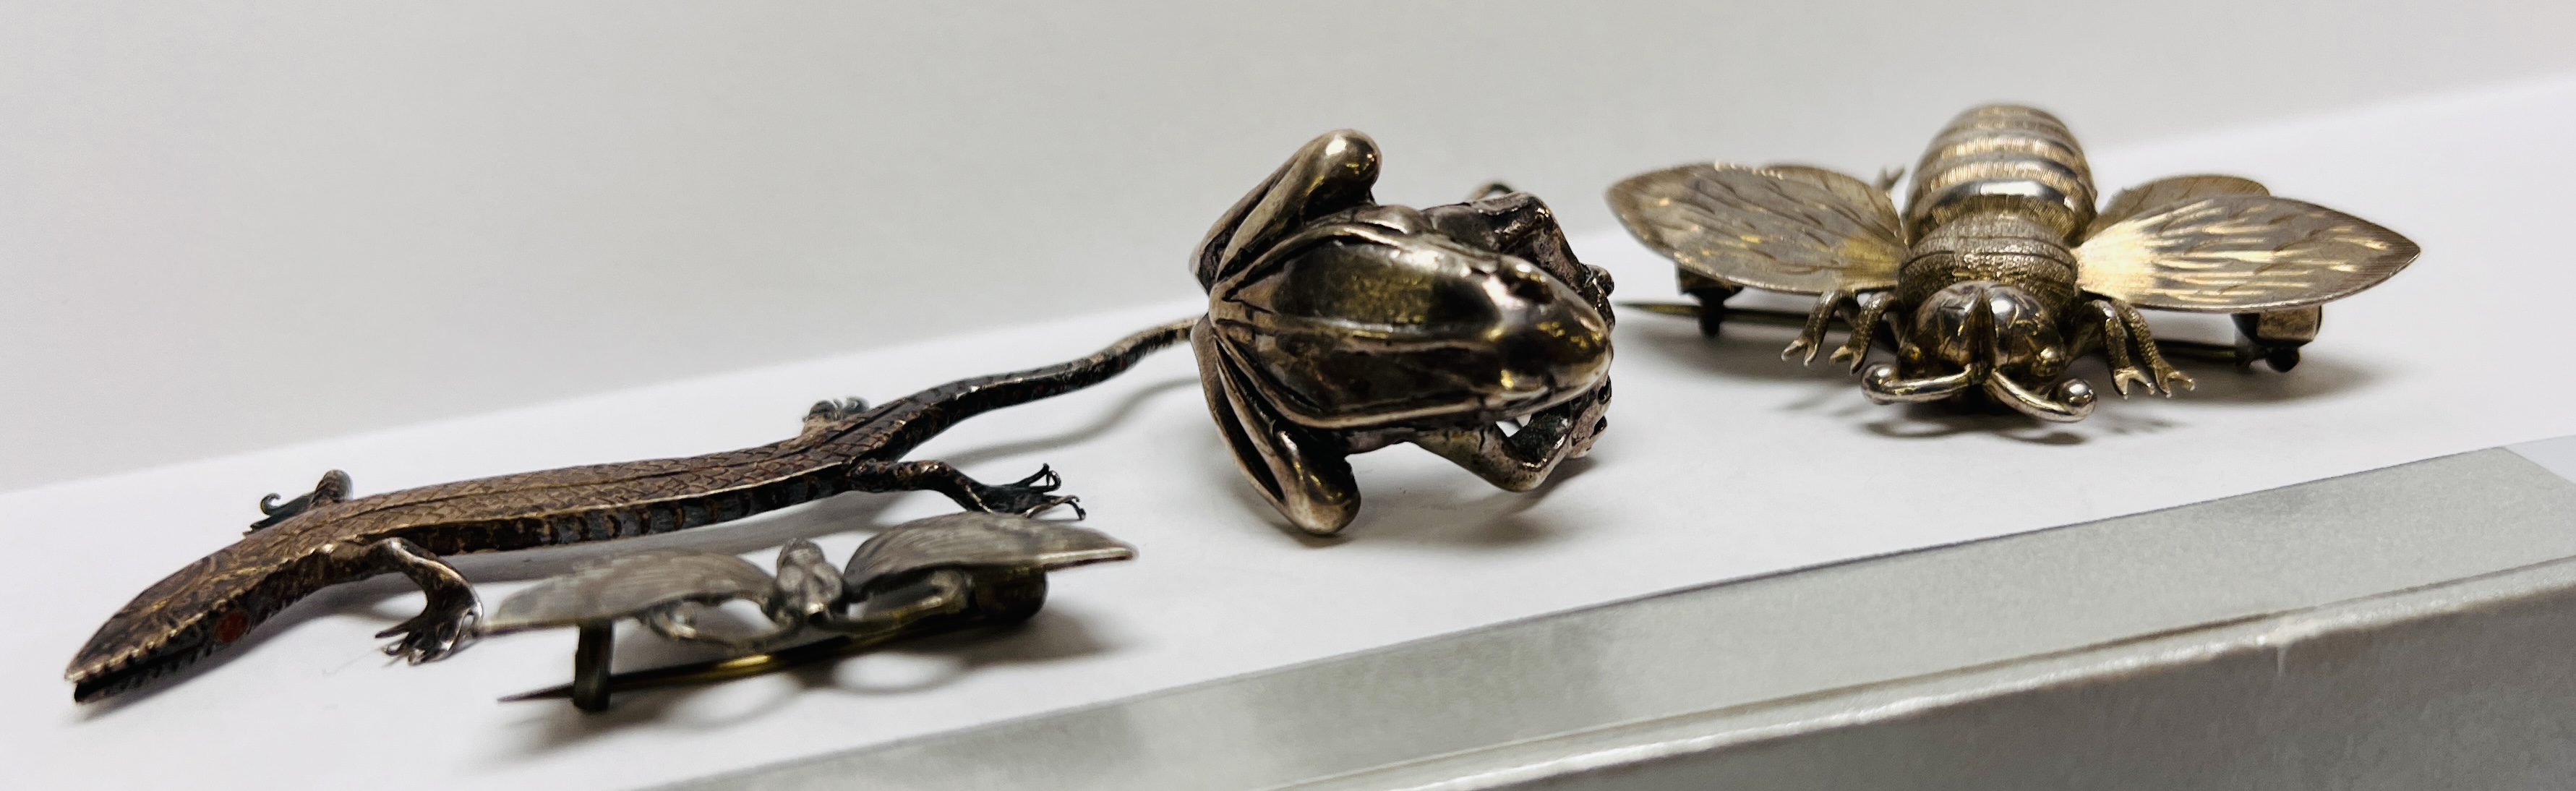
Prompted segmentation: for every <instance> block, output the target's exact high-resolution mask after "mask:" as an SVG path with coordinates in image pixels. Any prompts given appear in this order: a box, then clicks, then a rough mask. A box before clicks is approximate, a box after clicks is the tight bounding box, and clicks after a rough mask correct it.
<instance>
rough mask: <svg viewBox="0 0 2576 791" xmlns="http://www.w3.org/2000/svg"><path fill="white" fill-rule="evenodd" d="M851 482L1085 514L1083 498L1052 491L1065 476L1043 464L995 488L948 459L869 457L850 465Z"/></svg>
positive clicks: (979, 505) (1004, 510)
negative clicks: (1062, 507) (1065, 508)
mask: <svg viewBox="0 0 2576 791" xmlns="http://www.w3.org/2000/svg"><path fill="white" fill-rule="evenodd" d="M850 483H851V488H854V489H857V490H859V491H862V492H918V491H933V492H938V493H940V494H944V495H947V496H948V499H951V500H955V501H957V504H958V505H959V506H962V507H964V508H966V509H967V510H970V511H989V512H992V513H998V514H1019V515H1021V516H1035V515H1037V514H1040V513H1043V512H1045V511H1046V510H1047V509H1050V508H1054V507H1056V506H1059V505H1069V506H1073V513H1074V516H1075V517H1076V518H1079V517H1082V516H1085V514H1084V513H1083V512H1082V503H1081V501H1080V498H1076V497H1071V496H1058V495H1055V494H1051V492H1054V491H1055V490H1056V487H1058V486H1061V485H1063V483H1064V480H1063V479H1062V478H1059V477H1057V476H1056V474H1055V469H1054V468H1051V467H1047V466H1044V465H1040V466H1039V467H1038V471H1037V474H1035V475H1031V476H1029V477H1026V478H1022V479H1019V480H1018V481H1014V482H1012V483H1006V484H1002V485H1000V486H993V485H990V484H986V483H984V482H982V481H978V480H975V479H974V478H970V477H967V476H966V473H963V472H959V471H958V470H957V468H956V467H953V466H950V465H949V463H948V462H944V461H877V460H868V461H862V462H859V463H858V464H857V465H855V466H852V467H851V468H850Z"/></svg>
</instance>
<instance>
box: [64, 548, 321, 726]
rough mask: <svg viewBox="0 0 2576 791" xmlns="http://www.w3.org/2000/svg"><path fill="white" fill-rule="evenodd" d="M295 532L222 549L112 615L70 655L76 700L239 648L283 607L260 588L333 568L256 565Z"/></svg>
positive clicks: (303, 557)
mask: <svg viewBox="0 0 2576 791" xmlns="http://www.w3.org/2000/svg"><path fill="white" fill-rule="evenodd" d="M289 532H290V531H283V530H279V529H277V528H269V529H267V530H262V531H259V532H257V533H253V534H251V536H250V537H248V538H245V539H243V540H241V541H240V542H238V543H235V544H233V545H231V546H228V547H225V548H223V549H221V550H217V551H216V552H215V553H214V554H212V555H207V556H205V557H203V558H199V559H198V560H197V562H194V563H190V564H188V565H187V566H186V567H184V568H181V569H179V570H178V571H176V572H173V573H171V574H170V576H167V577H163V578H161V581H160V582H155V583H152V586H151V587H149V588H145V589H143V592H142V593H141V594H138V595H136V596H135V597H134V600H133V601H130V602H126V604H125V606H124V607H120V608H118V609H117V611H116V614H115V615H112V616H109V617H108V619H107V623H106V624H103V625H101V626H99V627H98V632H97V633H95V634H92V635H90V638H89V642H88V643H87V644H85V645H83V646H81V649H80V653H78V654H76V655H74V656H73V657H72V662H71V665H70V667H68V668H66V669H65V670H64V672H63V677H64V678H65V679H66V680H69V681H71V682H72V699H73V700H76V701H81V702H89V701H93V700H99V699H102V698H106V697H108V696H111V695H115V694H118V693H122V692H126V691H130V690H133V689H137V688H140V687H142V686H144V685H145V684H148V683H151V682H152V681H153V680H155V679H159V678H163V677H166V676H170V675H174V674H176V673H178V672H179V671H181V670H183V669H186V668H187V667H188V666H190V665H193V664H196V663H197V662H198V660H202V659H204V658H206V657H207V656H208V655H211V654H214V653H215V652H218V651H221V650H223V649H225V648H227V647H230V646H231V645H232V644H234V643H236V642H240V641H241V640H242V638H243V637H245V636H247V635H249V634H250V632H251V630H252V629H253V628H254V627H257V626H258V625H259V623H260V622H261V621H263V620H266V619H267V618H268V616H270V615H272V614H274V613H275V612H276V610H277V609H278V608H279V607H280V606H282V604H281V603H280V602H281V601H282V600H280V599H278V597H275V596H264V595H262V586H263V583H267V582H269V581H271V580H273V579H284V578H290V577H293V576H295V575H293V574H284V575H281V574H279V571H280V570H282V569H284V570H290V571H291V570H292V569H290V568H289V567H290V566H292V565H293V564H296V563H308V562H326V563H327V562H331V559H330V558H329V557H328V553H327V547H326V549H325V551H324V552H321V553H301V554H298V555H296V556H295V557H292V558H289V559H288V560H286V561H283V562H281V563H266V562H254V561H252V560H250V559H252V558H262V557H269V556H271V555H273V554H276V553H277V552H279V551H280V545H281V544H292V543H296V542H294V541H293V538H294V537H293V536H291V535H288V533H289Z"/></svg>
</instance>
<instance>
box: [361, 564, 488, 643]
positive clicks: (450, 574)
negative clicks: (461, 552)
mask: <svg viewBox="0 0 2576 791" xmlns="http://www.w3.org/2000/svg"><path fill="white" fill-rule="evenodd" d="M367 554H368V558H369V559H370V560H372V561H374V562H375V563H376V564H377V567H378V568H381V569H383V570H386V571H393V572H398V573H400V574H402V575H403V576H405V577H409V578H411V581H412V583H413V584H415V585H419V586H420V592H421V593H422V594H423V595H425V596H427V597H429V601H428V602H427V603H424V604H423V605H421V608H420V614H419V615H414V616H412V617H411V620H407V621H404V622H402V623H399V624H395V625H394V627H393V628H391V629H386V630H384V631H381V632H377V633H376V636H377V637H392V638H395V640H394V641H393V642H391V643H388V644H386V645H385V653H386V654H387V655H390V656H396V657H401V658H402V659H403V660H404V661H407V662H410V663H412V664H415V665H417V664H420V663H422V662H431V661H436V660H439V659H444V658H446V657H447V655H449V654H453V653H456V651H457V650H458V649H461V648H464V647H465V644H466V643H467V642H468V641H470V640H472V639H473V635H474V625H475V623H476V622H478V621H481V620H482V619H483V602H482V601H481V600H480V599H476V598H475V597H474V586H472V585H468V584H466V582H465V575H463V574H459V573H457V571H456V567H454V566H450V565H447V563H446V562H445V561H442V560H439V559H438V556H437V555H433V554H430V552H429V550H426V549H422V548H420V545H418V544H414V543H412V542H410V541H405V540H403V539H399V538H388V539H385V540H383V541H378V542H376V543H375V544H374V545H373V546H370V547H369V548H368V550H367Z"/></svg>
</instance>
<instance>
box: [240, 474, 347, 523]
mask: <svg viewBox="0 0 2576 791" xmlns="http://www.w3.org/2000/svg"><path fill="white" fill-rule="evenodd" d="M346 499H349V474H348V473H345V472H341V471H339V470H332V471H330V472H326V473H322V480H321V481H319V482H316V483H314V484H313V491H309V492H305V493H303V494H299V495H296V496H295V499H293V500H288V501H286V502H283V503H281V502H278V501H277V494H276V493H275V492H271V493H269V495H268V496H267V497H262V498H259V512H260V513H261V514H265V515H266V516H267V518H265V519H261V520H259V521H257V522H252V523H250V529H249V530H246V531H243V532H244V533H245V534H247V533H256V532H259V531H260V530H261V529H262V528H266V527H270V526H273V525H276V524H277V523H279V522H284V521H286V520H287V518H288V517H292V516H294V515H296V514H300V513H304V512H306V511H310V510H313V507H314V506H317V505H330V504H332V503H336V502H340V501H342V500H346Z"/></svg>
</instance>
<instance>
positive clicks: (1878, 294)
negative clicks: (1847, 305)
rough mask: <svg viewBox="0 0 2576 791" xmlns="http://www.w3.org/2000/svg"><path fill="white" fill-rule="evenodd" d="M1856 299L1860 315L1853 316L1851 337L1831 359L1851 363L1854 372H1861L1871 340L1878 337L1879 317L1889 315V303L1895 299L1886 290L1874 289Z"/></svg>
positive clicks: (1867, 356) (1836, 350) (1867, 355)
mask: <svg viewBox="0 0 2576 791" xmlns="http://www.w3.org/2000/svg"><path fill="white" fill-rule="evenodd" d="M1855 301H1857V302H1858V303H1859V304H1860V315H1858V316H1854V317H1852V331H1851V339H1850V340H1846V341H1843V346H1842V348H1839V349H1835V350H1834V354H1833V356H1832V357H1831V358H1829V359H1832V360H1833V361H1834V362H1838V363H1843V364H1846V365H1850V366H1851V369H1852V373H1859V372H1860V364H1861V362H1862V361H1863V360H1866V359H1868V358H1869V344H1870V342H1871V341H1874V340H1877V339H1878V322H1879V319H1880V318H1881V317H1884V316H1886V315H1887V303H1889V302H1894V301H1895V299H1894V298H1892V297H1890V296H1889V295H1888V293H1887V292H1885V291H1873V292H1869V293H1866V294H1862V295H1860V296H1859V297H1857V298H1855Z"/></svg>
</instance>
